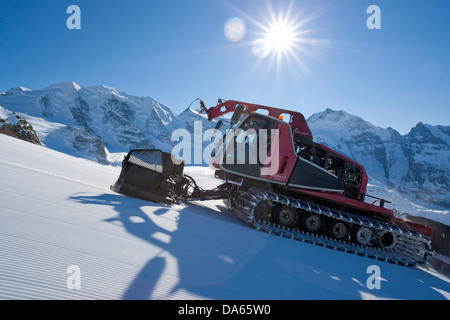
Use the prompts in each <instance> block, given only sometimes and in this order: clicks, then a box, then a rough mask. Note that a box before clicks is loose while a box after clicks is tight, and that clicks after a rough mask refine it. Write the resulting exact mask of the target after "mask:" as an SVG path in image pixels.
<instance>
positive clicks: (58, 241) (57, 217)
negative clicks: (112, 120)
mask: <svg viewBox="0 0 450 320" xmlns="http://www.w3.org/2000/svg"><path fill="white" fill-rule="evenodd" d="M0 150H1V153H0V172H1V183H0V243H1V245H0V299H227V300H234V299H242V300H243V299H245V300H246V299H275V300H278V299H282V300H293V299H358V300H359V299H447V300H448V299H450V280H449V279H448V278H445V277H444V276H442V275H439V274H437V273H435V272H434V271H433V270H431V269H428V268H427V267H421V268H406V267H401V266H396V265H392V264H388V263H384V262H381V261H375V260H372V259H368V258H363V257H359V256H354V255H350V254H346V253H342V252H336V251H333V250H330V249H326V248H321V247H317V246H313V245H310V244H305V243H300V242H297V241H293V240H289V239H284V238H280V237H277V236H273V235H269V234H265V233H263V232H259V231H256V230H254V229H252V228H251V227H248V226H247V225H245V224H243V223H242V222H241V221H240V220H238V219H237V218H236V217H235V216H234V215H233V214H232V213H231V212H229V211H228V210H226V209H225V208H224V206H223V205H222V204H221V202H213V201H210V202H203V203H201V204H183V205H175V206H172V207H169V206H164V205H159V204H154V203H150V202H145V201H142V200H138V199H132V198H127V197H124V196H122V195H119V194H115V193H113V192H111V191H110V190H109V186H110V185H111V184H113V183H114V182H115V180H116V179H117V177H118V175H119V172H120V168H118V167H111V166H104V165H100V164H97V163H94V162H91V161H88V160H84V159H79V158H74V157H71V156H68V155H66V154H63V153H58V152H56V151H53V150H50V149H47V148H44V147H39V146H35V145H33V144H30V143H27V142H23V141H21V140H17V139H14V138H11V137H8V136H5V135H0ZM187 172H188V173H190V174H191V175H193V176H195V177H198V181H199V183H200V185H201V186H202V187H204V188H209V187H213V186H214V185H215V184H216V183H217V182H216V181H215V180H214V179H211V177H212V172H210V171H209V170H208V169H207V168H198V167H188V168H187ZM372 265H376V266H378V267H379V270H380V278H378V279H376V281H379V284H380V289H376V288H374V289H370V288H369V287H368V286H367V283H368V279H369V282H370V281H374V280H373V279H372V280H370V277H371V275H372V274H371V273H370V272H369V273H368V272H367V270H368V267H369V266H372ZM73 270H76V271H73Z"/></svg>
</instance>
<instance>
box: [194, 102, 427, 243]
mask: <svg viewBox="0 0 450 320" xmlns="http://www.w3.org/2000/svg"><path fill="white" fill-rule="evenodd" d="M239 105H241V106H244V107H245V108H244V111H243V112H242V113H243V114H247V115H248V114H251V113H258V112H261V111H265V116H268V117H271V118H273V119H275V120H276V121H277V129H278V130H279V142H278V146H279V150H278V154H279V160H278V170H276V172H273V173H272V174H271V175H260V176H258V177H252V178H253V179H258V180H267V181H268V182H271V183H274V184H276V185H282V186H283V187H286V188H288V189H289V191H290V192H292V193H298V194H302V195H305V196H309V197H312V198H317V199H322V200H323V201H324V202H328V203H333V204H334V205H337V206H338V207H340V208H344V207H345V208H346V209H347V210H348V209H350V210H352V211H354V212H358V213H365V214H368V215H373V214H375V215H377V216H382V217H383V219H384V220H385V221H386V222H389V223H393V224H395V225H399V226H404V227H407V228H410V229H413V230H416V231H418V232H420V233H421V234H423V235H425V236H428V237H431V235H432V229H431V228H430V227H428V226H425V225H421V224H417V223H413V222H411V221H407V220H403V219H396V218H395V215H394V212H393V210H390V209H387V208H385V207H384V204H385V203H386V202H388V201H386V200H384V199H377V198H375V200H376V201H375V202H377V203H379V205H374V204H370V203H367V202H365V201H364V200H365V199H366V196H367V195H366V191H367V184H368V181H369V178H368V176H367V173H366V171H365V169H364V167H363V166H362V165H361V164H359V163H357V162H355V161H353V160H352V159H349V158H348V157H346V156H344V155H342V154H340V153H338V152H336V151H334V150H332V149H330V148H328V147H327V146H324V145H322V144H316V143H314V142H313V135H312V133H311V130H310V129H309V126H308V124H307V122H306V120H305V118H304V116H303V115H302V114H301V113H299V112H294V111H290V110H285V109H278V108H273V107H268V106H263V105H258V104H249V103H245V102H241V101H236V100H228V101H225V102H221V101H219V103H218V105H216V106H215V107H212V108H210V109H206V108H205V106H204V104H203V102H201V106H202V108H203V109H204V110H205V111H206V112H207V115H208V119H209V120H213V119H216V118H218V117H221V116H223V115H225V114H227V113H230V112H235V110H236V109H237V107H238V106H239ZM286 115H288V116H290V119H286ZM282 116H283V117H282ZM297 140H298V141H301V142H302V143H304V144H308V143H309V144H311V145H314V146H315V147H316V148H318V149H320V150H321V151H322V152H323V154H325V155H326V156H327V157H328V158H329V157H330V156H333V157H335V158H338V159H340V160H343V161H344V163H345V165H346V166H351V168H352V170H353V171H357V172H356V173H357V177H358V179H357V181H355V182H356V185H357V188H356V189H357V190H356V191H355V190H354V191H353V192H352V193H351V194H349V193H346V192H345V190H333V189H332V188H327V187H326V186H314V185H302V186H299V185H297V184H295V183H293V182H292V181H293V178H294V177H295V176H296V175H302V174H304V172H298V170H297V171H295V170H294V169H295V167H296V165H297V163H298V162H299V161H302V160H303V159H301V158H300V157H299V156H298V155H297V154H296V152H295V150H294V148H295V144H296V141H297ZM217 160H218V159H217V158H216V159H215V160H213V163H212V166H213V167H215V168H216V169H218V170H225V171H226V172H228V173H232V174H237V175H239V174H240V175H242V172H239V171H234V170H227V168H226V166H224V165H223V164H222V165H221V164H219V163H218V162H220V161H217ZM322 162H325V161H322ZM314 167H316V166H314ZM321 167H322V168H321V169H323V170H322V171H325V170H326V168H325V167H324V164H322V166H321Z"/></svg>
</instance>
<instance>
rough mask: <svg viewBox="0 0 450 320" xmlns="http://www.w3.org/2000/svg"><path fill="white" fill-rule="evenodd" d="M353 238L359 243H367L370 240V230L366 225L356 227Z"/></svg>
mask: <svg viewBox="0 0 450 320" xmlns="http://www.w3.org/2000/svg"><path fill="white" fill-rule="evenodd" d="M353 239H354V241H355V242H356V243H358V244H360V245H363V246H365V245H367V244H369V242H370V241H371V240H372V230H370V229H369V228H366V227H357V228H356V229H355V230H354V232H353Z"/></svg>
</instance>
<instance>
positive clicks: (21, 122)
mask: <svg viewBox="0 0 450 320" xmlns="http://www.w3.org/2000/svg"><path fill="white" fill-rule="evenodd" d="M0 109H2V112H1V116H3V117H4V116H5V115H7V116H6V117H4V118H3V117H0V133H2V134H6V135H8V136H11V137H14V138H18V139H21V140H24V141H28V142H31V143H34V144H37V145H42V143H41V141H40V140H39V137H38V135H37V134H36V131H34V129H33V126H32V125H31V124H29V123H28V122H27V121H26V120H25V119H24V118H22V117H21V116H20V115H18V114H16V113H14V112H8V111H7V110H5V109H3V108H1V107H0ZM8 113H9V114H8Z"/></svg>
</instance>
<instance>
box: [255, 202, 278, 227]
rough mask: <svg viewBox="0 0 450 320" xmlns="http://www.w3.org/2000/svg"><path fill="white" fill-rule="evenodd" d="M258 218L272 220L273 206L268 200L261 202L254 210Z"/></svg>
mask: <svg viewBox="0 0 450 320" xmlns="http://www.w3.org/2000/svg"><path fill="white" fill-rule="evenodd" d="M253 215H254V216H255V219H256V220H261V221H266V222H272V220H273V217H272V207H271V206H270V204H269V202H268V201H267V200H263V201H261V202H259V203H258V204H257V205H256V207H255V209H254V212H253Z"/></svg>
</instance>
